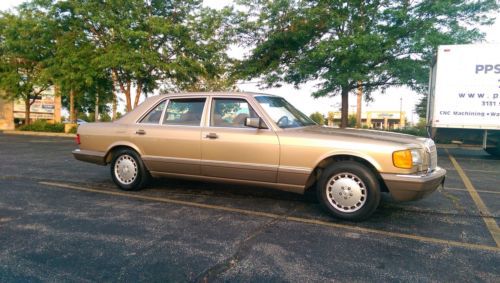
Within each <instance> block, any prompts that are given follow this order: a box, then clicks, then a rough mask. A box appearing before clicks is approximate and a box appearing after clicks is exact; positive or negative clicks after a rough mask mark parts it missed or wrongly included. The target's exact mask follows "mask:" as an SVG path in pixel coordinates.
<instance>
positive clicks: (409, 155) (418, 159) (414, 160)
mask: <svg viewBox="0 0 500 283" xmlns="http://www.w3.org/2000/svg"><path fill="white" fill-rule="evenodd" d="M392 163H393V164H394V166H396V167H398V168H403V169H411V168H412V167H413V166H415V165H420V164H422V155H420V151H419V150H418V149H407V150H399V151H395V152H393V153H392Z"/></svg>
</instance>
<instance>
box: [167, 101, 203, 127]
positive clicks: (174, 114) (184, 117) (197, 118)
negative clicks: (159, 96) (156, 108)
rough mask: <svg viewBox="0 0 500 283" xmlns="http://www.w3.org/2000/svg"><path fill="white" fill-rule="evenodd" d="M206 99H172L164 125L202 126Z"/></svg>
mask: <svg viewBox="0 0 500 283" xmlns="http://www.w3.org/2000/svg"><path fill="white" fill-rule="evenodd" d="M205 101H206V98H178V99H171V100H170V101H169V103H168V105H167V110H166V112H165V116H164V118H163V124H164V125H187V126H200V123H201V116H202V115H203V108H204V106H205Z"/></svg>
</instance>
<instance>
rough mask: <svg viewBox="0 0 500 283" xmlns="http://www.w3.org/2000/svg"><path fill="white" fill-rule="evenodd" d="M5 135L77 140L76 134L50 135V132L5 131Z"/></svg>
mask: <svg viewBox="0 0 500 283" xmlns="http://www.w3.org/2000/svg"><path fill="white" fill-rule="evenodd" d="M2 133H4V134H5V135H19V136H41V137H60V138H76V134H66V133H50V132H33V131H13V130H8V131H3V132H2Z"/></svg>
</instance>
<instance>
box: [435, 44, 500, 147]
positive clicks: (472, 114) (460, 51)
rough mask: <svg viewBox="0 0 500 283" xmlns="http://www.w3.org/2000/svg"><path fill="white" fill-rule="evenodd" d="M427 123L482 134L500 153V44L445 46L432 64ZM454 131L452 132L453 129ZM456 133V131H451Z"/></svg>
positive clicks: (482, 137)
mask: <svg viewBox="0 0 500 283" xmlns="http://www.w3.org/2000/svg"><path fill="white" fill-rule="evenodd" d="M427 126H428V128H429V133H430V135H431V137H433V138H435V137H436V134H438V135H439V132H440V130H441V132H444V131H443V130H444V129H462V130H461V131H454V133H460V132H461V134H462V137H463V134H469V133H470V135H471V136H478V135H477V133H480V134H481V135H480V137H481V138H480V139H479V140H478V141H477V143H481V144H482V146H483V149H484V150H486V152H488V153H490V154H492V155H496V156H500V44H467V45H441V46H439V47H438V52H437V55H436V57H435V60H434V62H433V64H432V66H431V70H430V76H429V94H428V99H427ZM449 132H450V131H449ZM451 132H452V133H453V131H451Z"/></svg>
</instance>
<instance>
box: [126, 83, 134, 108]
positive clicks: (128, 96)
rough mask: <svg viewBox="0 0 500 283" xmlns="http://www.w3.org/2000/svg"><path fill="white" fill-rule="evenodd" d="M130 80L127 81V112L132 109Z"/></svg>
mask: <svg viewBox="0 0 500 283" xmlns="http://www.w3.org/2000/svg"><path fill="white" fill-rule="evenodd" d="M130 85H131V82H130V80H129V81H127V88H126V89H125V100H126V101H127V112H130V111H132V98H131V97H130Z"/></svg>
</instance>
